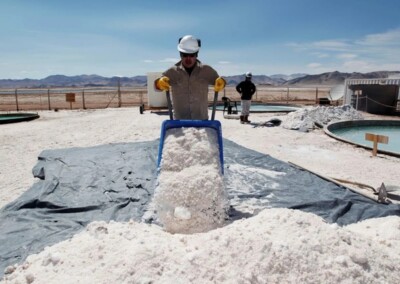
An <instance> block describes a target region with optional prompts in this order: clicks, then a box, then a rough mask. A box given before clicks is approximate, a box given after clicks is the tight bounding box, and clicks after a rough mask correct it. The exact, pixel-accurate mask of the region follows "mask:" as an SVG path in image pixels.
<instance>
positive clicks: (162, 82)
mask: <svg viewBox="0 0 400 284" xmlns="http://www.w3.org/2000/svg"><path fill="white" fill-rule="evenodd" d="M200 47H201V42H200V40H199V39H197V38H195V37H194V36H192V35H186V36H184V37H182V38H180V39H179V43H178V51H179V53H180V57H181V60H180V61H179V62H178V63H176V64H175V65H174V66H172V67H171V68H169V69H168V70H167V71H165V72H163V74H162V75H163V76H162V77H161V78H158V79H156V80H155V82H154V86H155V88H156V89H157V90H159V91H168V90H170V89H171V93H172V105H173V109H174V119H190V120H207V119H208V86H209V85H214V90H215V91H216V92H219V91H221V90H223V89H224V87H225V84H226V83H225V80H224V79H223V78H221V77H220V76H219V75H218V73H217V71H215V70H214V69H213V68H212V67H211V66H209V65H206V64H203V63H201V62H200V61H199V60H198V59H197V56H198V53H199V50H200Z"/></svg>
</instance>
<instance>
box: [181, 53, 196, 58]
mask: <svg viewBox="0 0 400 284" xmlns="http://www.w3.org/2000/svg"><path fill="white" fill-rule="evenodd" d="M182 56H183V57H195V56H196V53H193V54H189V53H182Z"/></svg>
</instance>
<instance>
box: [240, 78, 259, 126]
mask: <svg viewBox="0 0 400 284" xmlns="http://www.w3.org/2000/svg"><path fill="white" fill-rule="evenodd" d="M251 77H252V74H251V72H247V73H246V79H245V80H244V81H242V82H240V83H239V84H238V85H237V86H236V91H238V93H239V94H240V99H241V100H242V101H241V105H242V113H241V116H240V123H250V120H249V115H250V107H251V98H252V97H253V95H254V93H255V92H256V86H255V85H254V84H253V82H252V81H251Z"/></svg>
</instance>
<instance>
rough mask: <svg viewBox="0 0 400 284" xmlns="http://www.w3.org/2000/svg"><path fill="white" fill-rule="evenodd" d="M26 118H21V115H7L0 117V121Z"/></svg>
mask: <svg viewBox="0 0 400 284" xmlns="http://www.w3.org/2000/svg"><path fill="white" fill-rule="evenodd" d="M25 117H26V116H22V115H18V114H16V115H7V116H3V115H0V120H10V119H20V118H25Z"/></svg>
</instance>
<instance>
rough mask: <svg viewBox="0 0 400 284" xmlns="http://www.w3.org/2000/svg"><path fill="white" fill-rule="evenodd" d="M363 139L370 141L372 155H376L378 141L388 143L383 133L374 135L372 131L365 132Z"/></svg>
mask: <svg viewBox="0 0 400 284" xmlns="http://www.w3.org/2000/svg"><path fill="white" fill-rule="evenodd" d="M365 140H367V141H372V142H373V143H374V144H373V149H372V156H376V154H377V153H378V143H383V144H388V143H389V137H388V136H384V135H376V134H372V133H365Z"/></svg>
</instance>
